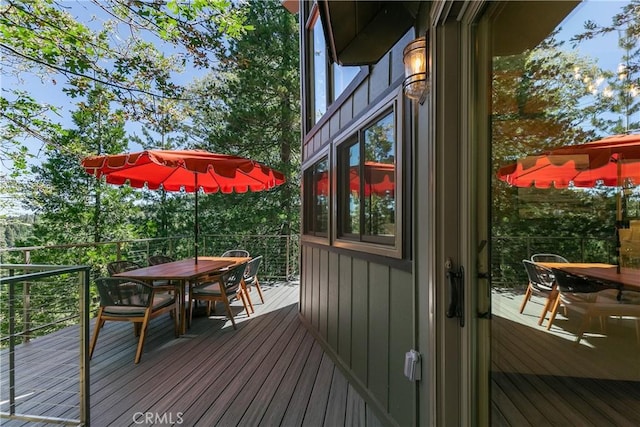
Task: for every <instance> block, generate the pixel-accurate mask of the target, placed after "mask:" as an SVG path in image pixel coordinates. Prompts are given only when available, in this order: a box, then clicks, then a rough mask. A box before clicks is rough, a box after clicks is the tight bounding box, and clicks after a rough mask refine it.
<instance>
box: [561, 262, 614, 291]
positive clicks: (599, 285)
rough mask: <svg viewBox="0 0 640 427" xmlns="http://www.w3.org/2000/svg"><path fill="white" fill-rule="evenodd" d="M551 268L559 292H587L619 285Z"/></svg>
mask: <svg viewBox="0 0 640 427" xmlns="http://www.w3.org/2000/svg"><path fill="white" fill-rule="evenodd" d="M552 270H553V275H554V276H555V278H556V283H557V284H558V288H560V292H561V293H562V292H568V293H580V294H588V293H593V292H600V291H604V290H607V289H619V286H616V285H614V284H609V283H604V282H601V281H599V280H596V279H592V278H588V277H584V276H579V275H577V274H572V273H569V272H567V271H564V270H560V269H558V268H553V269H552Z"/></svg>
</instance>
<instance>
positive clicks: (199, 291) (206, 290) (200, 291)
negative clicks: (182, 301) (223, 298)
mask: <svg viewBox="0 0 640 427" xmlns="http://www.w3.org/2000/svg"><path fill="white" fill-rule="evenodd" d="M192 292H193V294H194V295H214V296H215V295H222V293H221V292H220V283H218V282H212V283H204V284H202V285H199V286H196V287H194V288H193V289H192Z"/></svg>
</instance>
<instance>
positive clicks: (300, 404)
mask: <svg viewBox="0 0 640 427" xmlns="http://www.w3.org/2000/svg"><path fill="white" fill-rule="evenodd" d="M262 287H263V291H264V294H265V303H264V304H262V303H261V302H260V300H259V297H258V296H257V293H255V292H254V293H253V295H252V296H253V299H254V308H255V313H254V314H252V315H251V316H250V317H247V316H246V314H245V313H244V312H241V313H239V314H238V315H237V317H236V321H237V324H238V329H237V330H234V329H233V328H232V327H231V324H230V322H228V321H226V319H225V318H224V317H223V316H222V313H223V312H224V311H223V310H222V309H221V307H218V311H217V313H218V314H219V315H217V316H212V317H211V318H208V317H206V315H204V310H202V309H200V311H198V312H197V314H198V315H197V316H196V317H195V318H194V321H193V324H192V325H191V328H190V329H189V330H188V331H187V333H186V334H185V335H183V336H181V337H180V338H175V337H174V336H173V325H172V320H171V319H170V318H169V316H161V317H159V318H156V319H153V320H152V321H151V323H150V325H149V329H148V333H147V341H146V343H145V347H144V351H143V354H142V359H141V361H140V363H139V364H137V365H135V364H134V363H133V359H134V355H135V350H136V343H137V338H136V337H135V336H134V334H133V327H132V325H131V324H130V323H126V322H107V324H106V326H105V327H104V328H103V330H102V331H101V332H100V336H99V339H98V344H97V345H96V349H95V352H94V355H93V359H92V361H91V424H92V426H98V427H101V426H116V425H117V426H127V425H129V426H135V425H139V424H136V423H135V422H134V419H133V417H134V414H135V413H137V412H139V413H145V412H149V413H153V414H158V415H160V416H164V418H163V419H162V420H160V421H157V422H155V423H154V424H153V425H156V426H162V425H179V424H180V421H181V422H182V425H190V426H196V425H201V426H214V425H220V426H232V425H242V426H257V425H265V426H274V425H282V426H288V425H289V426H298V425H300V424H301V422H302V420H304V419H305V415H307V414H311V413H314V414H318V412H317V411H318V410H319V408H324V410H327V408H328V406H327V404H326V403H325V404H324V406H322V405H320V406H318V405H316V402H315V401H311V399H313V400H318V401H324V402H328V401H330V400H331V399H335V398H337V396H338V395H340V393H337V391H336V388H335V387H332V386H331V378H337V375H338V373H339V370H338V368H337V367H336V366H335V365H333V363H332V362H331V360H330V358H329V357H328V356H326V355H325V354H324V352H323V351H322V348H321V347H320V345H319V344H318V343H317V342H316V341H315V339H314V338H313V335H312V334H311V333H310V332H309V331H308V330H307V329H306V328H305V327H304V325H303V323H302V322H300V320H299V317H298V316H299V314H298V305H297V303H298V299H299V287H298V286H297V285H294V284H277V285H272V286H269V285H263V286H262ZM233 306H234V310H235V311H236V312H240V311H241V310H242V307H241V305H240V303H239V302H235V303H234V304H233ZM91 333H93V324H92V327H91ZM78 334H79V332H78V328H77V327H69V328H66V329H64V330H61V331H59V332H57V333H55V334H52V335H49V336H47V337H42V338H38V339H35V340H33V341H32V342H31V343H30V344H28V345H21V346H19V350H18V352H17V359H16V360H17V362H18V367H19V368H18V372H19V373H27V372H29V373H30V375H29V378H27V379H28V380H29V381H31V382H32V383H34V382H38V380H42V378H43V377H44V376H45V375H46V376H47V378H49V377H50V378H51V379H50V380H49V379H47V381H51V384H55V382H56V381H59V382H60V384H59V387H58V388H57V389H56V392H55V393H49V395H47V396H46V397H47V398H48V399H49V401H55V402H56V403H57V404H58V405H57V406H54V407H53V408H51V409H49V410H48V411H46V414H48V415H51V416H68V417H77V408H73V407H67V406H60V405H61V404H64V403H67V404H70V405H74V404H75V405H77V397H75V403H74V398H73V396H68V395H67V393H69V392H71V391H73V392H75V393H77V388H78V385H77V382H73V381H71V382H69V381H63V380H56V378H58V377H64V376H65V375H69V374H70V373H73V372H74V369H76V372H77V362H76V361H77V354H78V352H77V350H75V351H74V350H72V351H62V350H64V349H65V348H66V349H68V348H69V343H70V342H71V343H73V345H74V346H77V343H78V336H79V335H78ZM42 355H46V356H49V357H50V358H51V359H50V360H49V361H52V360H54V359H55V361H57V362H61V365H60V366H59V367H56V368H54V369H52V367H51V365H50V364H45V365H40V364H39V363H38V358H39V357H42ZM70 357H71V359H72V360H71V361H70V363H62V362H67V359H69V358H70ZM74 358H75V359H74ZM6 359H7V358H6V357H5V354H3V357H2V363H3V364H4V363H6ZM74 364H75V367H74ZM321 365H322V366H323V368H322V370H321V371H319V370H320V366H321ZM4 369H5V368H4V366H3V372H6V371H5V370H4ZM319 372H322V375H319ZM324 375H329V381H330V382H329V384H327V382H326V378H325V377H324ZM339 375H340V376H341V377H342V374H341V373H339ZM5 377H6V376H4V375H3V378H2V379H1V381H2V383H1V384H2V388H3V390H6V387H7V384H8V383H7V379H6V378H5ZM19 378H20V380H22V379H23V378H22V377H20V376H19ZM342 378H344V377H342ZM337 381H338V382H339V383H341V381H342V380H340V379H338V380H337ZM344 381H346V380H344ZM316 382H318V384H317V385H316ZM341 384H342V385H341V387H342V388H344V383H341ZM21 387H22V388H23V389H26V387H27V384H24V383H23V384H22V385H21ZM312 391H313V393H312ZM332 393H333V394H332ZM336 393H337V394H336ZM4 394H6V392H5V391H3V395H4ZM42 396H45V395H44V394H42ZM330 396H334V397H333V398H332V397H330ZM355 396H356V397H355V398H356V399H359V400H358V403H357V405H358V406H361V407H362V408H363V411H364V408H366V403H365V402H364V401H363V400H362V399H361V398H360V396H357V395H355ZM353 397H354V395H353V393H352V394H351V398H352V399H353ZM3 399H5V398H4V397H3ZM340 405H344V406H345V407H346V405H347V403H346V402H345V403H340V404H338V403H336V404H335V405H331V406H330V407H331V408H335V407H338V406H340ZM33 407H34V406H33V404H32V403H29V402H22V403H21V404H20V405H18V410H19V412H26V410H28V409H30V408H33ZM6 409H7V406H6V405H3V406H2V410H6ZM40 415H42V414H40ZM178 417H179V418H178ZM344 417H346V411H344V414H343V415H342V417H340V416H339V413H338V415H337V414H333V413H332V414H331V415H330V416H328V415H326V414H324V413H322V414H319V415H318V418H317V419H312V418H308V421H309V425H313V426H321V425H323V421H322V420H324V419H331V420H336V422H337V423H338V424H340V425H351V424H350V423H347V422H346V420H345V419H344ZM2 425H3V426H4V425H6V426H10V427H14V426H20V425H29V426H33V425H34V424H33V423H31V424H27V423H25V422H22V421H18V420H11V421H9V420H5V419H3V420H2ZM370 425H374V424H370Z"/></svg>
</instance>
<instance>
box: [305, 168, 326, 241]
mask: <svg viewBox="0 0 640 427" xmlns="http://www.w3.org/2000/svg"><path fill="white" fill-rule="evenodd" d="M304 189H305V197H304V233H305V234H309V235H314V236H323V237H327V236H328V235H329V159H328V158H327V156H324V157H323V158H321V159H320V160H318V161H317V162H315V163H314V164H313V165H312V166H311V167H309V168H308V169H306V170H305V171H304ZM307 192H308V194H307Z"/></svg>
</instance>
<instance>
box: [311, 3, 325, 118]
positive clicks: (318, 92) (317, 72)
mask: <svg viewBox="0 0 640 427" xmlns="http://www.w3.org/2000/svg"><path fill="white" fill-rule="evenodd" d="M313 20H314V23H313V24H312V26H311V37H310V40H311V42H312V46H311V48H310V49H309V52H312V53H313V55H312V56H311V62H312V65H313V66H312V67H311V70H313V75H312V76H311V81H312V82H313V94H312V96H311V98H312V100H313V102H312V103H311V105H313V113H312V114H311V117H312V118H313V123H314V124H315V123H318V120H320V118H321V117H322V116H323V115H324V113H326V112H327V89H326V88H327V85H328V83H327V63H328V61H329V59H328V56H327V46H326V43H325V40H324V32H323V30H322V21H321V20H320V19H318V14H317V12H316V13H315V18H314V19H313Z"/></svg>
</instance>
